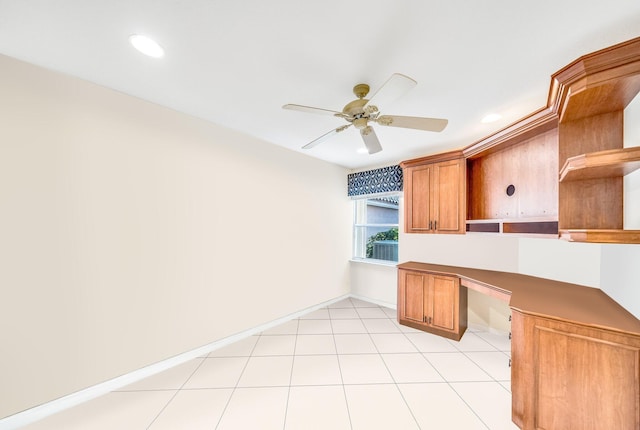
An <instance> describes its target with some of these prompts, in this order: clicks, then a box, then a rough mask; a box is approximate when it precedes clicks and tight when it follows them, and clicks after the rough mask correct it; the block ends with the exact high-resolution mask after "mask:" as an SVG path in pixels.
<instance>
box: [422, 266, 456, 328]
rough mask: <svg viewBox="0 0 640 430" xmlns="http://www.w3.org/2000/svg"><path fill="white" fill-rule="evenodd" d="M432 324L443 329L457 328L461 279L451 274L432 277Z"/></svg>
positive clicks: (430, 304)
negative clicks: (457, 305)
mask: <svg viewBox="0 0 640 430" xmlns="http://www.w3.org/2000/svg"><path fill="white" fill-rule="evenodd" d="M430 284H431V285H430V293H431V294H430V299H431V302H430V303H429V307H430V312H429V313H430V315H431V316H432V320H431V324H432V325H433V326H434V327H438V328H441V329H443V330H452V331H453V330H455V329H456V326H455V323H456V312H455V311H456V308H457V307H456V303H457V302H458V290H459V280H458V279H457V278H452V277H450V276H435V275H434V276H431V277H430Z"/></svg>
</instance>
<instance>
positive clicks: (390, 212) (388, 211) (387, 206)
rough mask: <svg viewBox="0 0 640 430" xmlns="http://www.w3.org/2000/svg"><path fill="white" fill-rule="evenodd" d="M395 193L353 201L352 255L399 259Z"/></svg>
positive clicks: (376, 258) (391, 259) (379, 258)
mask: <svg viewBox="0 0 640 430" xmlns="http://www.w3.org/2000/svg"><path fill="white" fill-rule="evenodd" d="M398 199H399V196H398V195H387V196H384V197H375V198H368V199H357V200H354V201H353V206H354V211H353V214H354V215H353V256H354V258H356V259H367V260H368V259H371V260H385V261H394V262H397V261H398V219H399V215H398Z"/></svg>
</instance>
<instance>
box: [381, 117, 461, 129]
mask: <svg viewBox="0 0 640 430" xmlns="http://www.w3.org/2000/svg"><path fill="white" fill-rule="evenodd" d="M374 121H375V122H377V123H378V124H380V125H386V126H389V127H402V128H413V129H416V130H426V131H436V132H440V131H442V130H444V128H445V127H446V126H447V124H448V123H449V121H448V120H446V119H440V118H422V117H417V116H397V115H382V116H380V117H378V118H376V119H374Z"/></svg>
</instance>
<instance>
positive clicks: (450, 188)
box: [433, 160, 465, 233]
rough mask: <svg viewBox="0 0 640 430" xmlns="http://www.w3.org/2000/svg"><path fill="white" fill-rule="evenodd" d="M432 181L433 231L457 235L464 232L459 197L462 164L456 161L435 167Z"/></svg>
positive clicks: (461, 182)
mask: <svg viewBox="0 0 640 430" xmlns="http://www.w3.org/2000/svg"><path fill="white" fill-rule="evenodd" d="M434 176H435V180H434V181H433V182H434V184H433V190H434V193H433V200H434V213H433V220H434V223H435V224H434V227H433V228H434V230H435V231H437V232H440V233H444V232H447V233H459V232H461V231H463V230H464V226H463V225H462V224H464V218H465V217H462V218H461V217H460V215H461V214H464V210H463V208H462V207H461V206H463V203H462V204H461V199H460V196H461V195H463V191H462V188H463V187H464V182H463V181H464V179H463V180H462V181H461V179H460V178H464V177H465V174H464V164H463V163H461V162H459V161H458V160H453V161H447V162H444V163H440V164H438V165H437V166H436V170H435V171H434Z"/></svg>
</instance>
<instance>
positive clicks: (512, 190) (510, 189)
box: [507, 184, 516, 197]
mask: <svg viewBox="0 0 640 430" xmlns="http://www.w3.org/2000/svg"><path fill="white" fill-rule="evenodd" d="M515 193H516V187H515V185H513V184H510V185H509V186H508V187H507V195H508V196H509V197H511V196H512V195H514V194H515Z"/></svg>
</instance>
